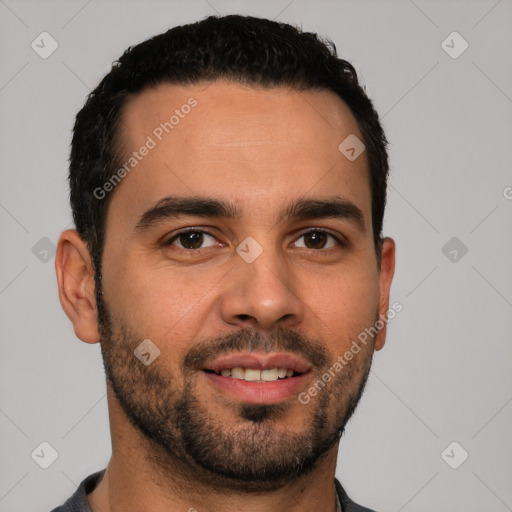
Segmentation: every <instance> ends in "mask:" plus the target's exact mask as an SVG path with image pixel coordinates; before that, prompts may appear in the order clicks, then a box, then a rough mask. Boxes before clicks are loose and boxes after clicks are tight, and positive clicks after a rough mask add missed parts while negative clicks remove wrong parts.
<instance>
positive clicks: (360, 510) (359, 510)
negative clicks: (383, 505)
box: [334, 478, 375, 512]
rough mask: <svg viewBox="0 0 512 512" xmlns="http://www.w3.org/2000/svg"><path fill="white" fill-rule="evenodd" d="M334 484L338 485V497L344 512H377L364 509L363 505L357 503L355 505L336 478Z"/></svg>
mask: <svg viewBox="0 0 512 512" xmlns="http://www.w3.org/2000/svg"><path fill="white" fill-rule="evenodd" d="M334 484H335V485H336V492H337V493H338V497H339V499H340V503H341V508H342V509H343V512H375V510H372V509H369V508H366V507H362V506H361V505H358V504H357V503H354V502H353V501H352V500H351V499H350V498H349V497H348V495H347V493H346V492H345V489H343V487H342V485H341V484H340V482H339V481H338V480H337V479H336V478H335V479H334Z"/></svg>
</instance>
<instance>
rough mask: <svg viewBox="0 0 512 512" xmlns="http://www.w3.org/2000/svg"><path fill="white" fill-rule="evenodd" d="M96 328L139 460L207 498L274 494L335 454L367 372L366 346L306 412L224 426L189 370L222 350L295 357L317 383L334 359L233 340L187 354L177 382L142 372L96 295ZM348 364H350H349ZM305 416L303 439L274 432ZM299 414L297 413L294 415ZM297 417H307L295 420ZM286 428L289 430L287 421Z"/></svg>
mask: <svg viewBox="0 0 512 512" xmlns="http://www.w3.org/2000/svg"><path fill="white" fill-rule="evenodd" d="M98 296H99V297H97V299H98V298H99V302H97V303H98V323H99V328H100V333H101V340H100V343H101V351H102V355H103V362H104V367H105V373H106V378H107V385H108V386H109V387H110V388H111V389H112V391H113V392H114V394H115V396H116V398H117V400H118V402H119V404H120V406H121V408H122V410H123V411H124V413H125V415H126V417H127V418H128V420H129V421H130V423H131V424H132V425H133V426H134V427H135V429H136V430H137V431H139V432H140V433H141V434H142V435H141V437H140V439H141V443H142V447H143V450H144V452H145V454H146V459H147V460H148V462H149V463H150V464H151V465H152V466H153V467H154V468H155V471H156V472H158V473H159V475H160V477H161V478H162V479H164V480H165V478H170V477H171V475H180V476H181V477H182V479H184V480H185V481H189V482H194V481H196V482H199V481H200V482H201V484H203V485H206V486H210V487H211V488H212V489H215V490H217V491H218V490H220V489H226V490H228V489H229V490H232V491H240V492H244V493H251V492H252V493H260V492H265V491H271V490H274V489H278V488H280V487H282V486H284V485H286V484H287V483H290V482H292V481H294V480H297V479H299V478H301V477H304V476H306V475H307V474H309V473H311V472H312V471H313V470H314V469H315V468H316V467H317V466H318V464H319V463H320V461H322V459H323V458H325V457H326V456H327V455H328V454H329V453H332V450H333V449H335V447H336V446H337V444H338V442H339V439H340V437H341V436H342V434H343V431H344V428H345V425H346V423H347V422H348V420H349V419H350V417H351V416H352V414H353V413H354V411H355V408H356V406H357V403H358V402H359V400H360V398H361V396H362V393H363V391H364V388H365V384H366V381H367V378H368V374H369V371H370V366H371V360H372V354H373V346H371V347H370V344H368V347H367V351H366V352H365V353H364V354H363V351H361V353H359V354H358V357H359V356H362V357H360V358H359V363H360V364H359V365H356V364H352V365H347V366H346V367H345V368H343V370H342V371H341V372H339V374H337V375H336V377H335V378H334V379H333V380H332V381H331V382H330V383H329V386H326V387H325V388H323V389H322V390H321V391H319V393H318V395H317V396H316V397H315V398H316V400H314V401H313V400H311V401H310V402H309V403H308V404H307V405H302V404H299V402H298V400H297V401H293V402H290V401H287V402H282V403H278V404H263V405H260V404H240V405H239V406H238V409H237V411H236V412H237V416H238V417H239V419H240V421H237V422H236V424H233V425H230V426H227V425H225V424H222V423H221V421H219V419H217V418H215V417H213V415H212V414H210V413H209V411H208V409H207V408H206V407H205V406H203V405H202V403H201V400H200V397H199V396H197V393H196V391H195V387H194V383H195V382H196V377H197V372H194V371H193V370H192V368H188V365H190V366H192V362H193V363H194V364H195V363H196V362H197V360H198V359H201V358H205V357H207V355H208V354H217V353H220V352H219V351H221V350H222V351H224V352H225V351H226V350H230V351H233V350H236V349H238V350H254V349H256V348H257V349H259V350H263V351H275V350H280V351H281V350H284V351H290V352H295V353H297V354H300V355H301V356H303V357H306V358H308V359H309V360H310V361H312V362H313V363H314V371H315V374H316V375H315V379H314V382H316V381H317V380H319V379H321V375H322V374H324V373H325V372H326V371H327V370H328V369H329V367H330V366H332V360H333V357H332V356H330V355H329V354H328V353H327V352H326V350H325V348H324V347H323V346H322V345H321V344H319V343H317V342H314V341H312V340H308V339H306V338H304V337H303V336H302V335H300V334H298V333H296V332H294V331H289V330H282V329H279V330H276V331H275V332H273V333H272V335H271V336H270V337H265V338H263V337H262V336H261V335H260V333H258V332H255V331H249V330H244V331H238V332H237V333H235V334H233V335H229V336H225V337H222V338H218V339H217V340H216V341H211V340H207V341H205V342H201V343H197V344H196V345H194V346H193V347H191V349H190V351H189V353H188V354H187V356H186V357H185V358H184V362H183V372H182V375H183V379H182V383H181V386H180V383H179V382H178V376H177V375H175V374H171V373H170V372H169V371H168V370H165V369H164V368H163V366H162V365H161V364H160V362H159V360H158V359H156V360H155V361H154V362H153V363H152V364H151V365H149V366H145V365H143V364H142V363H141V362H140V361H139V360H138V359H137V358H136V357H135V355H134V350H135V348H136V347H137V346H138V345H139V344H140V342H141V341H142V339H143V338H141V337H140V336H137V334H136V333H134V332H133V331H132V330H131V329H130V328H129V327H128V324H127V322H118V321H115V320H113V319H111V317H110V314H109V312H108V310H107V307H106V304H105V302H104V301H103V299H102V297H101V294H100V293H98ZM353 361H355V359H354V360H353ZM297 407H307V408H309V411H310V412H309V414H308V416H307V421H305V422H304V428H303V430H302V431H301V432H300V433H297V432H296V431H295V432H294V433H290V432H286V431H284V430H282V429H280V428H279V427H278V426H279V420H280V419H281V418H283V417H285V416H286V415H290V414H292V415H293V412H292V411H290V409H292V408H297ZM301 412H302V411H301ZM302 417H304V416H303V415H302ZM288 421H290V420H289V419H288Z"/></svg>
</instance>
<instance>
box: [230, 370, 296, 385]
mask: <svg viewBox="0 0 512 512" xmlns="http://www.w3.org/2000/svg"><path fill="white" fill-rule="evenodd" d="M220 374H221V375H222V376H223V377H232V378H234V379H242V380H247V381H250V382H256V381H259V382H273V381H276V380H277V379H284V378H286V377H291V376H292V375H293V370H291V369H289V368H266V369H265V370H257V369H254V368H241V367H236V368H225V369H224V370H221V372H220Z"/></svg>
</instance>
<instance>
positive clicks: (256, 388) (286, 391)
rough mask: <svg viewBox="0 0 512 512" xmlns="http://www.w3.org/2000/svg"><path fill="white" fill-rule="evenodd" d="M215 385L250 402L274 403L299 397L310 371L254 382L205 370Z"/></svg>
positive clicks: (209, 379) (207, 376) (238, 398)
mask: <svg viewBox="0 0 512 512" xmlns="http://www.w3.org/2000/svg"><path fill="white" fill-rule="evenodd" d="M202 374H203V375H204V376H205V377H206V378H207V379H208V382H210V383H211V384H212V385H213V386H215V387H216V388H218V389H220V390H222V391H224V392H225V393H227V394H228V395H230V396H232V397H233V398H235V399H237V400H240V401H243V402H246V403H250V404H274V403H277V402H282V401H284V400H287V399H289V398H292V397H294V398H297V396H298V395H299V393H300V391H301V389H303V388H304V387H305V385H306V383H307V381H308V380H309V373H303V374H301V375H298V376H296V377H288V378H286V379H281V380H275V381H271V382H254V381H247V380H243V379H234V378H233V377H223V376H222V375H217V374H216V373H209V372H205V371H203V372H202Z"/></svg>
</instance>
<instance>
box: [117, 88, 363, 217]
mask: <svg viewBox="0 0 512 512" xmlns="http://www.w3.org/2000/svg"><path fill="white" fill-rule="evenodd" d="M120 135H121V141H122V143H121V149H122V151H123V162H120V163H121V165H123V164H126V163H129V162H131V163H134V164H135V165H134V166H133V167H131V166H130V165H127V167H126V168H127V169H129V172H128V173H125V174H126V177H125V178H123V181H122V183H121V184H120V185H119V187H118V189H117V190H116V193H115V195H114V197H113V202H112V208H115V206H114V205H115V204H116V203H118V204H119V206H123V205H124V206H126V204H127V203H128V202H129V203H130V204H131V205H132V208H131V211H132V212H133V213H134V214H135V211H136V210H138V207H139V206H140V208H147V207H149V206H150V205H151V204H154V203H155V202H157V201H158V200H159V199H161V198H162V197H165V196H166V195H194V196H201V195H207V196H209V197H212V196H214V197H218V198H220V199H226V200H229V201H238V202H239V203H241V207H242V210H243V209H244V205H245V207H246V208H247V209H251V208H252V211H254V208H256V209H259V210H268V209H269V208H273V207H275V208H276V209H277V208H279V209H280V208H281V207H282V205H283V202H289V200H290V199H292V198H294V197H299V196H301V197H304V196H307V195H308V194H311V195H312V196H314V197H319V196H322V195H326V196H327V195H330V196H332V195H333V194H336V195H342V196H343V197H345V198H347V199H349V200H352V201H354V202H356V203H358V205H359V207H360V208H361V209H362V210H363V212H364V213H365V217H367V216H368V217H370V210H369V208H370V204H371V201H370V188H369V175H368V163H367V159H366V154H365V153H363V154H362V155H361V156H360V157H359V158H357V159H356V160H354V161H350V160H349V159H347V158H346V157H345V156H344V155H343V154H342V153H341V152H340V150H339V149H338V146H339V145H340V143H342V141H344V140H345V139H346V138H347V137H348V136H354V135H355V136H357V137H358V138H359V139H361V140H362V136H361V134H360V131H359V129H358V126H357V122H356V121H355V119H354V117H353V115H352V113H351V112H350V109H349V108H348V107H347V106H346V104H345V103H344V102H343V101H342V100H341V99H340V98H339V97H338V96H337V95H336V94H335V93H333V92H331V91H326V90H321V91H320V90H306V91H297V90H291V89H288V88H282V87H273V88H256V87H248V86H242V85H239V84H235V83H231V82H226V81H216V82H211V83H200V84H195V85H187V86H182V85H169V84H162V85H159V86H158V87H155V88H152V89H149V90H145V91H143V92H142V93H140V94H138V95H136V96H134V97H133V98H131V99H130V100H129V101H128V102H127V104H126V105H125V108H124V110H123V114H122V119H121V126H120ZM143 148H149V149H147V150H144V149H143ZM134 152H135V153H136V154H137V155H136V156H134ZM142 153H144V156H142ZM133 159H136V160H137V161H136V162H135V161H134V160H133Z"/></svg>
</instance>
